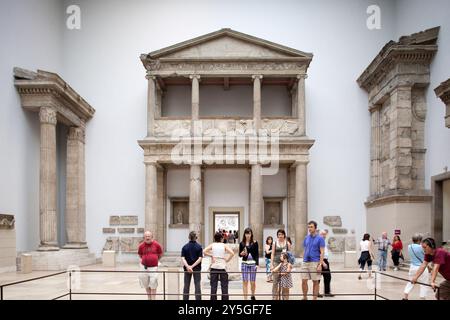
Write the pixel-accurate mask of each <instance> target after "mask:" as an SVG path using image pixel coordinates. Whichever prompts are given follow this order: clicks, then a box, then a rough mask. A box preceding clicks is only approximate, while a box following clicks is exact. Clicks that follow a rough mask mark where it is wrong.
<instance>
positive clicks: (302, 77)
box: [297, 73, 308, 80]
mask: <svg viewBox="0 0 450 320" xmlns="http://www.w3.org/2000/svg"><path fill="white" fill-rule="evenodd" d="M306 78H308V75H307V74H306V73H302V74H298V75H297V80H300V79H306Z"/></svg>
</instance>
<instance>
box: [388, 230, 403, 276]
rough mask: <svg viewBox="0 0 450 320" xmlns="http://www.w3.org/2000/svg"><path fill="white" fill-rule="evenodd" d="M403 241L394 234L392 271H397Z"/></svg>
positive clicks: (401, 256)
mask: <svg viewBox="0 0 450 320" xmlns="http://www.w3.org/2000/svg"><path fill="white" fill-rule="evenodd" d="M402 250H403V243H402V240H400V237H399V236H398V235H395V236H394V239H393V240H392V251H391V253H392V261H393V262H394V271H398V266H399V264H400V258H403V253H402Z"/></svg>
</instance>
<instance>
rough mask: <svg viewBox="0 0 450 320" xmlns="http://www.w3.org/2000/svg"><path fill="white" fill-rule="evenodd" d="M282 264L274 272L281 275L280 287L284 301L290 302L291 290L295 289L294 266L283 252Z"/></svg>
mask: <svg viewBox="0 0 450 320" xmlns="http://www.w3.org/2000/svg"><path fill="white" fill-rule="evenodd" d="M280 261H281V263H280V264H279V265H278V266H276V267H275V268H274V269H273V271H272V272H279V273H280V287H281V294H282V298H283V300H289V289H291V288H292V287H293V283H292V274H291V271H292V264H290V263H289V261H288V254H287V253H286V252H282V253H281V256H280Z"/></svg>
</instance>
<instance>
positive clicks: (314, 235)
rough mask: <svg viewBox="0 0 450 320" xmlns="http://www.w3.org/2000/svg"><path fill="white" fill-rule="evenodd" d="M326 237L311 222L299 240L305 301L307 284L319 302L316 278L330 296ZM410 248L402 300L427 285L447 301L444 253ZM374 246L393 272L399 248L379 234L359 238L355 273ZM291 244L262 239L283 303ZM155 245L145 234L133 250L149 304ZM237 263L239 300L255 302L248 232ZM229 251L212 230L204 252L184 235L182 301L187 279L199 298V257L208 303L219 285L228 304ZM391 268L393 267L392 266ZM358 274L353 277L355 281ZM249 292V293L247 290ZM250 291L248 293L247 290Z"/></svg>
mask: <svg viewBox="0 0 450 320" xmlns="http://www.w3.org/2000/svg"><path fill="white" fill-rule="evenodd" d="M326 237H327V231H326V230H320V231H318V230H317V223H316V222H315V221H310V222H308V235H307V236H306V237H305V239H304V240H303V248H304V254H303V261H302V264H301V268H300V271H301V279H302V280H301V288H302V293H303V299H304V300H306V299H307V298H308V281H312V284H313V290H312V296H313V299H314V300H316V299H317V298H318V297H321V295H320V294H319V284H320V280H321V277H322V276H323V278H324V289H325V290H324V291H325V292H324V294H325V296H333V295H332V294H331V291H330V282H331V272H330V263H329V261H328V250H327V247H326V245H325V239H326ZM412 242H413V243H412V244H410V245H409V246H408V254H409V257H410V259H411V265H410V269H409V279H410V282H409V283H408V284H407V285H406V287H405V289H404V299H405V300H407V299H408V297H409V294H410V292H411V291H412V289H413V288H414V285H415V284H416V283H417V282H419V284H420V285H421V286H420V297H421V298H422V299H425V297H426V294H427V286H425V285H423V284H428V283H430V285H431V287H432V288H433V289H436V288H438V287H439V290H438V294H439V295H438V294H437V298H438V299H443V300H449V299H450V253H449V252H447V251H446V250H445V249H442V248H437V246H436V243H435V241H434V239H432V238H426V239H424V240H422V237H421V236H420V235H418V234H416V235H414V236H413V237H412ZM374 245H377V246H378V259H379V260H378V264H379V270H380V271H386V257H387V252H388V248H389V246H392V250H391V254H392V258H393V261H394V266H395V267H396V268H398V262H397V261H398V260H397V258H398V259H399V258H400V257H401V256H402V249H403V245H402V243H401V240H400V237H399V236H398V235H396V236H395V237H394V239H393V241H392V242H391V241H389V239H388V238H387V233H386V232H383V234H382V236H381V237H380V238H378V239H377V240H372V239H371V237H370V235H369V234H367V233H366V234H364V236H363V239H362V240H361V242H360V249H361V255H360V258H359V261H358V262H359V265H360V271H361V273H362V271H363V270H364V268H365V266H366V265H367V268H368V270H369V272H368V274H369V277H371V276H372V275H371V270H372V261H374V260H375V256H374V249H373V248H374ZM292 249H293V248H292V242H291V241H290V238H289V237H287V236H286V232H285V230H283V229H279V230H278V231H277V236H276V240H275V241H274V239H273V238H272V237H270V236H269V237H267V239H266V243H265V246H264V255H265V264H266V276H267V278H266V281H268V282H271V283H272V298H273V299H274V300H277V299H280V298H281V299H283V300H287V299H289V291H290V289H291V288H293V286H294V283H293V278H292V273H291V272H292V269H293V266H294V263H295V257H294V254H293V250H292ZM162 252H163V251H162V248H161V245H160V244H159V243H158V242H157V241H156V240H154V239H153V234H152V232H150V231H146V232H145V234H144V241H143V243H141V245H140V246H139V249H138V254H139V256H140V258H141V263H140V268H141V273H140V276H139V280H140V284H141V286H142V287H143V288H145V289H146V291H147V295H148V298H149V299H155V298H156V288H157V286H158V274H157V272H156V271H157V267H158V260H159V259H160V258H161V256H162ZM238 254H239V257H240V258H241V259H242V260H241V273H242V281H243V298H244V299H248V297H249V296H250V298H251V299H252V300H255V299H256V298H255V296H256V273H257V269H258V264H259V263H258V262H259V244H258V242H257V241H256V239H254V235H253V231H252V229H250V228H246V229H245V230H244V234H243V237H242V240H241V242H240V244H239V250H238ZM234 255H235V253H234V252H233V249H232V248H231V247H230V246H228V245H227V244H225V242H224V236H223V232H220V231H217V232H216V233H215V234H214V242H213V243H211V244H210V245H208V246H207V247H206V248H205V249H204V250H203V249H202V246H201V245H200V244H199V243H198V242H197V234H196V232H194V231H192V232H190V233H189V242H188V243H187V244H186V245H184V246H183V248H182V250H181V258H182V263H183V269H184V289H183V299H185V300H188V299H189V292H190V284H191V279H192V278H194V286H195V298H196V299H197V300H201V299H202V294H201V283H200V281H201V270H202V266H201V263H202V260H203V257H204V256H209V257H210V258H211V263H210V267H209V276H210V284H211V292H210V299H211V300H217V296H218V295H217V288H218V282H219V281H220V285H221V294H222V300H228V299H229V293H228V272H227V263H228V262H229V261H230V260H231V259H232V258H233V257H234ZM396 263H397V264H396ZM361 273H360V274H359V276H358V278H359V279H361ZM438 273H440V274H441V275H442V276H443V277H444V281H443V282H441V283H440V284H439V286H438V285H437V284H436V277H437V275H438ZM249 287H250V288H249ZM249 289H250V290H249Z"/></svg>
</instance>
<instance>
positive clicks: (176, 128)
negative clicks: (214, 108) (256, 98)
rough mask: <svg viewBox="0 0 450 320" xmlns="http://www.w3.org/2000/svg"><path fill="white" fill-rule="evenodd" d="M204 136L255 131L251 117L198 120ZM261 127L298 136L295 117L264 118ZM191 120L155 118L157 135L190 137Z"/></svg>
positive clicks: (244, 133) (269, 132) (271, 132)
mask: <svg viewBox="0 0 450 320" xmlns="http://www.w3.org/2000/svg"><path fill="white" fill-rule="evenodd" d="M195 125H196V128H198V129H199V130H200V131H201V132H202V134H203V136H206V137H213V136H225V135H226V134H228V135H242V136H243V135H249V134H252V133H253V120H251V119H203V120H200V121H198V122H196V124H195ZM261 128H262V129H263V130H266V131H265V132H266V133H267V135H269V136H270V135H274V134H278V135H279V136H297V135H299V133H298V122H297V121H296V120H293V119H263V120H262V122H261ZM190 130H191V120H175V119H174V120H172V119H170V120H166V119H164V120H162V119H160V120H155V125H154V135H155V137H171V136H176V137H188V136H190Z"/></svg>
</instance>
